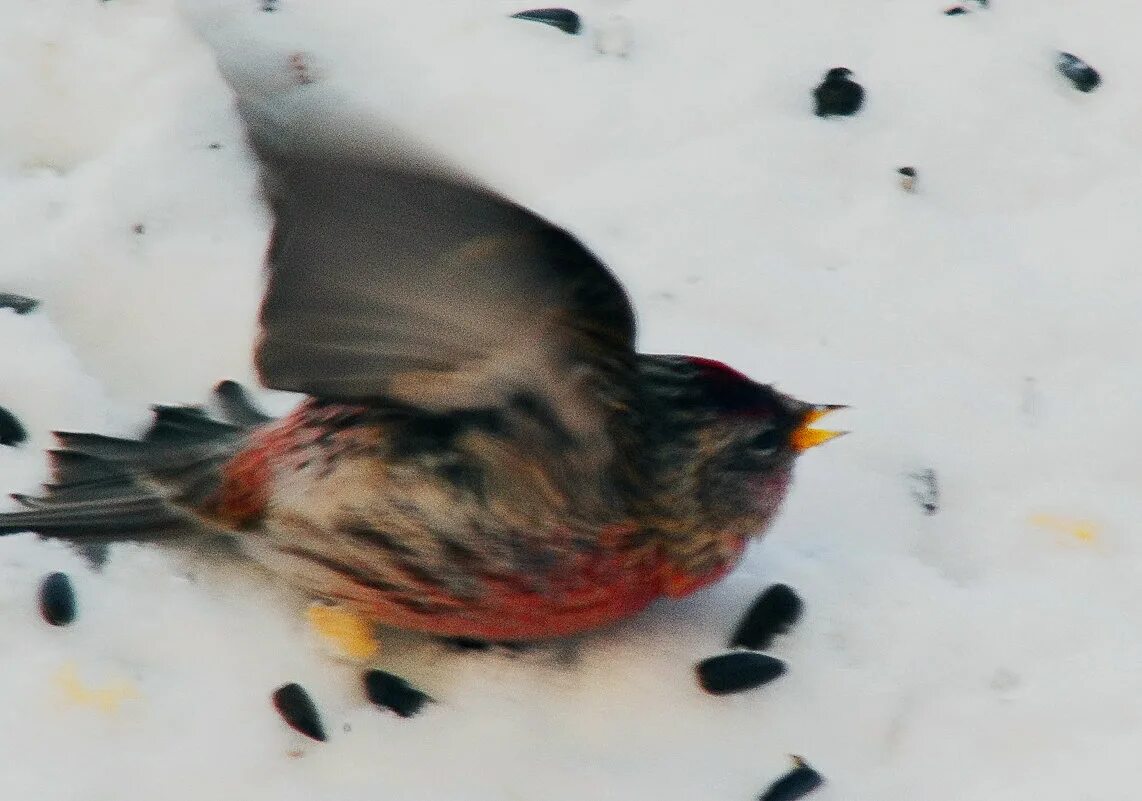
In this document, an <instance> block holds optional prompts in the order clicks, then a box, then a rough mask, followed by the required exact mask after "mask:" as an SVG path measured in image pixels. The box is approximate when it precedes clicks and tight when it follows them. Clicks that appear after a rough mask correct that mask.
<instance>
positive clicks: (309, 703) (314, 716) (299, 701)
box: [271, 682, 325, 742]
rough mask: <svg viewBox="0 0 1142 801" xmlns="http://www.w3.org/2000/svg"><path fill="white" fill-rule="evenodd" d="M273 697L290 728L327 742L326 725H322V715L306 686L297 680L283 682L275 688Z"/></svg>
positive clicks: (276, 707) (276, 706)
mask: <svg viewBox="0 0 1142 801" xmlns="http://www.w3.org/2000/svg"><path fill="white" fill-rule="evenodd" d="M271 697H272V699H273V703H274V709H276V710H277V711H278V714H280V715H281V716H282V719H283V720H285V722H286V723H288V724H289V726H290V728H292V729H294V730H295V731H299V732H301V733H302V734H304V735H305V736H306V737H312V738H313V739H314V740H319V741H321V742H325V727H324V726H322V725H321V716H320V715H319V714H318V712H317V706H316V705H314V703H313V699H312V698H310V697H309V693H307V692H306V691H305V688H304V687H302V686H301V685H300V684H297V683H295V682H291V683H289V684H283V685H282V686H281V687H278V688H277V689H276V690H274V694H273V696H271Z"/></svg>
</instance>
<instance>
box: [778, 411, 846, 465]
mask: <svg viewBox="0 0 1142 801" xmlns="http://www.w3.org/2000/svg"><path fill="white" fill-rule="evenodd" d="M847 408H848V407H847V406H844V405H842V404H829V405H821V406H814V407H813V408H812V409H810V410H809V412H808V414H806V415H805V416H804V417H803V418H801V425H799V426H797V428H795V429H794V430H793V436H791V437H790V438H789V442H790V444H791V445H792V446H793V450H795V451H797V453H801V452H802V451H807V450H809V449H810V448H815V447H817V446H818V445H824V444H825V443H826V442H828V441H829V440H831V439H836V438H837V437H839V436H842V435H844V434H847V433H849V432H847V431H826V430H824V429H821V428H811V426H812V425H813V423H815V422H817V421H818V420H820V419H821V418H822V417H824V416H825V415H827V414H829V413H830V412H835V411H837V409H847Z"/></svg>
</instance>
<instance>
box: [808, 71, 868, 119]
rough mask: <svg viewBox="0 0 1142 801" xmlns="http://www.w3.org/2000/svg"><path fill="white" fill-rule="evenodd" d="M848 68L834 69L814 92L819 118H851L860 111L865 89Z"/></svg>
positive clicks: (827, 73) (826, 74)
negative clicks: (834, 116)
mask: <svg viewBox="0 0 1142 801" xmlns="http://www.w3.org/2000/svg"><path fill="white" fill-rule="evenodd" d="M852 74H853V71H852V70H850V69H849V68H848V67H833V68H832V69H831V70H829V71H828V72H826V73H825V79H824V80H823V81H821V83H820V84H818V85H817V88H816V89H814V90H813V99H814V100H815V101H816V105H817V110H816V112H815V113H816V115H817V116H818V117H828V116H832V115H836V116H851V115H853V114H856V113H857V112H858V111H860V107H861V104H862V103H864V88H863V87H862V86H861V85H860V84H859V83H857V82H856V81H854V80H853V79H852V78H851V77H850V76H851V75H852Z"/></svg>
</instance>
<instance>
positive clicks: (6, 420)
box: [0, 406, 28, 445]
mask: <svg viewBox="0 0 1142 801" xmlns="http://www.w3.org/2000/svg"><path fill="white" fill-rule="evenodd" d="M27 438H28V432H27V431H25V430H24V427H23V426H22V425H20V421H19V420H17V419H16V415H14V414H12V413H11V412H10V411H8V410H7V409H5V408H4V407H3V406H0V445H19V444H20V443H21V442H23V441H24V440H26V439H27Z"/></svg>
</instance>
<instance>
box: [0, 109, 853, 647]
mask: <svg viewBox="0 0 1142 801" xmlns="http://www.w3.org/2000/svg"><path fill="white" fill-rule="evenodd" d="M246 116H247V120H248V121H249V123H250V127H251V134H252V141H253V144H254V148H255V151H256V152H257V153H258V155H259V157H260V159H261V161H262V163H263V166H264V169H265V172H266V176H267V180H266V186H267V196H268V199H269V202H270V205H271V208H272V210H273V213H274V216H275V227H274V233H273V237H272V240H271V244H270V249H269V257H268V263H269V281H268V285H267V289H266V294H265V298H264V302H263V306H262V312H261V319H260V322H261V331H262V334H261V338H260V340H259V344H258V349H257V353H256V358H257V363H258V366H259V369H260V371H261V375H262V378H263V381H264V383H265V384H266V385H267V386H270V387H273V388H277V389H285V390H292V391H297V392H303V393H306V394H307V395H309V396H310V397H309V399H308V400H306V401H304V402H302V403H301V405H300V406H299V407H298V408H297V409H296V410H295V411H294V412H292V413H291V414H289V415H288V416H286V417H285V418H283V419H281V420H269V419H268V418H266V417H265V416H264V415H261V414H260V413H259V412H258V411H257V410H256V409H254V408H253V407H252V406H251V405H250V404H249V403H248V402H247V401H246V400H245V398H244V396H243V395H242V394H241V391H240V389H238V388H237V387H236V385H233V384H230V383H226V384H223V385H220V387H219V389H218V397H217V400H218V402H219V405H220V406H221V407H222V413H223V417H225V418H226V422H219V421H216V420H212V419H210V418H209V417H208V416H207V415H206V414H205V413H204V412H202V411H201V410H198V409H196V408H189V407H188V408H181V407H180V408H160V409H158V410H156V421H155V424H154V425H153V426H152V428H151V430H150V431H149V432H148V433H147V436H145V437H144V439H143V440H142V441H140V442H130V441H125V440H115V439H111V438H106V437H99V436H96V435H85V434H60V435H58V436H59V439H60V444H61V446H62V448H63V449H64V450H63V452H60V453H58V454H57V455H56V456H55V457H54V460H53V462H54V473H55V476H54V483H53V484H51V485H49V486H48V492H47V493H46V495H45V496H44V497H43V498H39V499H32V498H27V497H23V496H21V497H19V498H18V500H20V501H21V502H22V503H23V504H24V505H25V506H27V507H29V509H28V510H27V511H24V512H19V513H14V514H9V515H3V516H0V531H2V532H13V531H21V530H31V531H37V532H39V533H41V534H43V535H45V536H56V537H63V538H66V539H71V540H73V541H76V542H81V543H91V542H97V541H100V540H108V539H123V538H149V537H158V538H178V537H183V536H187V535H191V534H195V533H202V532H210V533H219V532H221V533H225V534H227V535H229V536H232V537H233V538H234V539H235V540H236V541H237V542H238V543H239V545H240V546H241V548H242V550H244V551H245V552H246V553H247V554H248V555H249V556H250V557H252V558H254V559H255V560H257V561H259V562H261V563H262V564H264V565H265V566H266V567H268V568H269V569H271V570H273V571H275V572H277V573H278V574H280V575H281V576H283V577H285V578H286V579H288V580H289V581H291V582H293V583H294V584H296V585H298V586H299V587H301V588H303V589H305V590H307V591H309V592H311V593H313V594H314V595H315V596H317V597H321V598H325V599H330V600H336V601H339V602H342V603H345V604H346V605H348V606H350V607H351V608H353V609H355V610H357V611H359V612H362V613H364V614H366V615H368V616H369V617H372V618H374V619H376V620H378V621H381V622H384V623H387V624H390V625H394V626H397V627H402V628H407V629H413V630H419V631H425V632H431V633H435V634H442V635H449V636H462V637H469V638H486V639H496V640H510V639H530V638H537V637H547V636H557V635H562V634H568V633H571V632H575V631H580V630H583V629H588V628H591V627H594V626H598V625H602V624H605V623H607V622H610V621H613V620H616V619H619V618H622V617H625V616H628V615H631V614H633V613H635V612H637V611H639V610H640V609H642V608H643V607H645V606H646V605H647V604H648V603H649V602H650V601H651V600H653V599H654V598H655V597H658V596H660V595H666V596H672V597H678V596H682V595H686V594H688V593H690V592H693V591H694V590H695V589H697V588H699V587H702V586H704V585H706V584H708V583H710V582H711V581H714V580H716V579H717V578H719V577H721V576H722V575H724V574H725V573H726V572H727V571H728V570H730V569H731V568H732V567H733V565H734V564H735V563H736V562H737V560H738V559H739V558H740V556H741V553H742V551H743V549H744V547H745V545H746V543H747V542H748V541H749V539H750V538H751V537H752V536H755V535H757V534H759V533H761V532H763V531H764V530H765V529H766V528H767V527H768V526H769V525H770V523H771V522H772V520H773V518H774V516H775V515H776V513H777V512H778V510H779V508H780V506H781V503H782V500H783V499H784V496H785V493H786V491H787V489H788V485H789V482H790V477H791V470H792V466H793V462H794V459H795V457H796V455H797V453H798V452H799V451H801V450H803V449H804V448H806V447H808V446H810V445H812V444H816V443H817V442H819V441H823V440H824V439H827V438H828V434H827V433H820V432H813V431H812V430H811V429H809V428H808V425H809V424H810V423H812V422H813V421H814V420H815V419H817V418H818V417H819V416H820V415H821V414H823V413H824V412H825V411H827V410H828V409H829V408H832V407H819V406H812V405H810V404H806V403H802V402H800V401H797V400H794V399H793V398H790V397H788V396H786V395H783V394H781V393H778V392H776V391H775V390H773V389H771V388H769V387H766V386H762V385H759V384H756V383H754V382H753V381H751V380H750V379H748V378H746V377H745V376H743V375H741V374H740V373H737V372H736V371H734V370H732V369H731V368H729V367H726V366H725V365H723V364H721V363H719V362H714V361H710V360H705V359H697V358H690V357H679V356H654V355H644V354H638V353H637V352H636V351H635V348H634V334H635V325H634V316H633V313H632V311H631V308H630V304H629V302H628V300H627V298H626V295H625V293H624V292H623V290H622V288H621V286H620V285H619V284H618V282H617V281H616V280H615V278H614V277H613V276H612V275H611V274H610V272H609V271H608V270H607V269H606V267H605V266H604V265H603V264H602V263H601V262H600V261H599V260H598V259H597V258H596V257H595V256H594V255H593V254H592V253H591V252H590V251H588V250H587V249H586V248H585V247H583V246H582V244H580V243H579V242H578V241H577V240H576V239H575V238H574V237H573V236H571V235H570V234H568V233H567V232H566V231H564V230H563V229H561V228H558V227H556V226H554V225H552V224H551V223H549V222H547V221H545V220H543V219H541V218H540V217H538V216H536V215H535V214H532V213H531V212H529V211H527V210H526V209H523V208H521V207H520V206H517V205H515V204H513V203H511V202H509V201H506V200H504V199H503V198H500V197H498V196H497V195H495V194H493V193H491V192H489V191H487V190H485V189H483V188H481V187H479V186H477V185H475V184H474V183H472V182H471V181H469V180H468V179H466V178H463V177H461V176H458V175H456V174H453V173H450V172H448V171H445V170H443V169H442V168H440V167H438V166H436V165H435V164H433V163H432V162H429V161H424V160H418V159H415V158H410V157H407V156H404V155H401V156H398V155H396V154H395V151H392V150H387V149H383V148H382V149H381V150H379V151H377V152H370V151H362V150H360V149H359V148H356V149H355V148H352V147H350V146H348V145H344V146H342V145H341V144H339V143H337V142H336V141H334V142H328V141H325V142H319V141H317V140H316V139H313V140H309V139H306V137H305V133H306V132H305V131H304V130H301V131H300V133H299V132H298V131H297V130H291V129H290V128H289V126H286V127H285V128H284V131H285V135H284V136H282V135H280V132H275V129H274V127H273V126H272V125H270V124H268V123H267V121H266V119H265V117H263V116H261V115H260V114H258V113H255V112H254V110H252V109H247V110H246ZM380 144H381V145H383V143H380Z"/></svg>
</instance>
